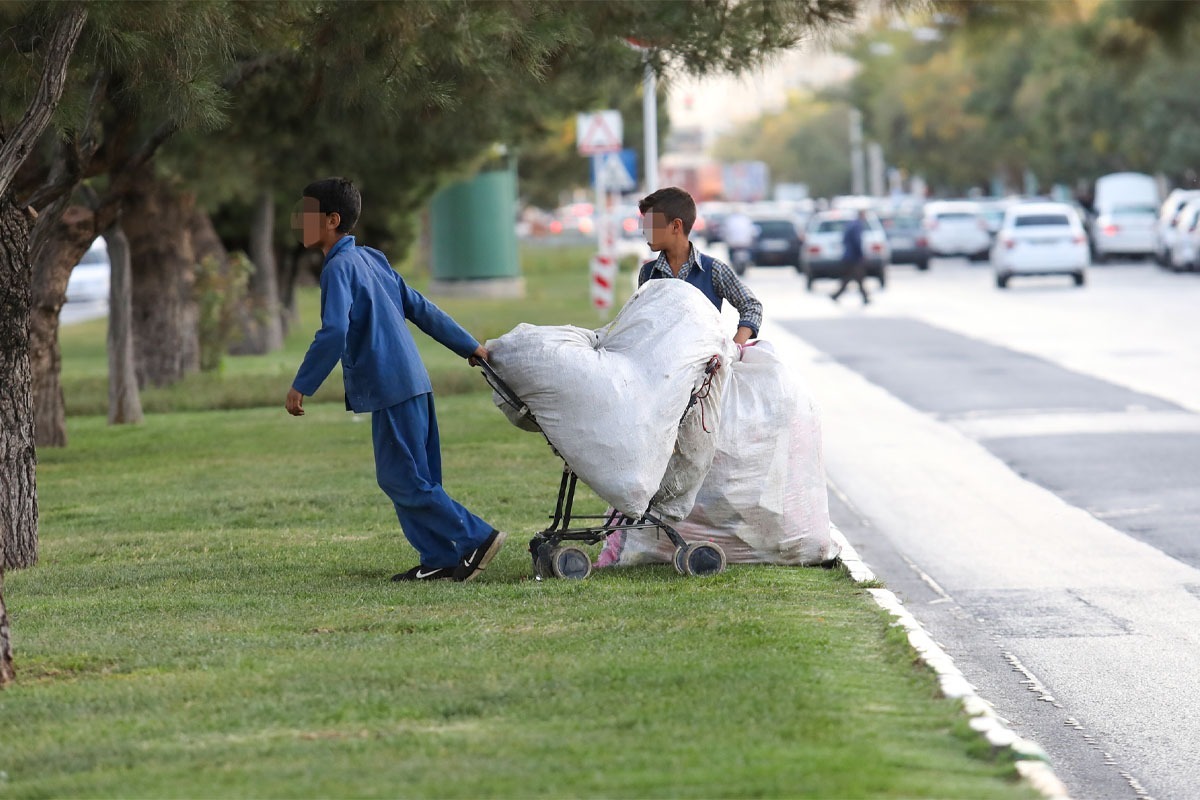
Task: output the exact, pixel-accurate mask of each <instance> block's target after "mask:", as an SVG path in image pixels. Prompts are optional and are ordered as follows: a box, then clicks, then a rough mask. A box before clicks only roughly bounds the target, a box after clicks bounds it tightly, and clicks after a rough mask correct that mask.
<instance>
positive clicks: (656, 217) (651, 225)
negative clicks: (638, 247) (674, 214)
mask: <svg viewBox="0 0 1200 800" xmlns="http://www.w3.org/2000/svg"><path fill="white" fill-rule="evenodd" d="M642 233H643V234H644V235H645V237H646V244H648V245H650V249H651V250H664V249H666V248H667V246H668V245H669V244H670V243H671V241H672V240H674V239H675V238H676V237H678V236H682V235H683V220H681V219H674V220H671V221H670V222H667V216H666V214H663V213H661V212H659V211H650V212H649V213H647V214H646V216H644V217H642Z"/></svg>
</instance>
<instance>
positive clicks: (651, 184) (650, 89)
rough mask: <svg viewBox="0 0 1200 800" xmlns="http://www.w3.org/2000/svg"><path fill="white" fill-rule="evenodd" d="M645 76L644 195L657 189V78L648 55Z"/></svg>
mask: <svg viewBox="0 0 1200 800" xmlns="http://www.w3.org/2000/svg"><path fill="white" fill-rule="evenodd" d="M645 60H646V75H645V78H644V79H643V82H642V130H643V132H644V134H645V144H646V193H647V194H649V193H650V192H653V191H655V190H656V189H658V76H657V75H656V74H655V72H654V65H653V64H652V63H651V62H650V55H649V54H648V53H647V54H646V59H645Z"/></svg>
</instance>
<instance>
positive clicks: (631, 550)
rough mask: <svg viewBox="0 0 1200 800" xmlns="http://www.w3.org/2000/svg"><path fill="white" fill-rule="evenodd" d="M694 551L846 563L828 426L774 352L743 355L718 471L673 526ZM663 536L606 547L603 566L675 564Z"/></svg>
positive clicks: (621, 538) (727, 403)
mask: <svg viewBox="0 0 1200 800" xmlns="http://www.w3.org/2000/svg"><path fill="white" fill-rule="evenodd" d="M674 527H675V529H676V530H677V531H679V533H680V535H681V536H683V537H684V538H685V539H688V540H690V541H711V542H714V543H716V544H718V545H720V546H721V548H722V549H723V550H724V551H725V555H726V558H727V560H728V561H729V562H730V563H734V564H764V563H765V564H789V565H809V564H819V563H821V562H824V561H828V560H829V559H831V558H833V557H834V556H836V555H837V554H838V552H839V551H840V547H839V545H838V544H837V543H836V542H835V541H833V539H832V537H831V532H830V525H829V495H828V491H827V489H826V484H825V467H824V462H823V457H822V450H821V424H820V417H819V414H818V411H817V408H816V406H815V404H814V403H813V401H812V398H811V396H810V395H809V393H808V392H807V390H806V389H805V387H804V386H803V385H802V384H801V383H800V381H799V380H798V378H797V377H796V376H795V374H794V373H793V372H792V370H789V369H788V368H787V366H786V365H785V364H783V363H782V362H781V361H780V360H779V358H778V357H777V356H776V355H775V352H774V350H773V349H772V348H771V347H770V345H769V344H768V343H767V342H758V343H757V344H756V345H754V346H752V347H747V348H744V349H743V351H742V357H741V360H740V361H737V362H736V363H734V365H733V371H732V375H731V376H730V378H729V381H728V384H727V385H726V387H725V391H724V395H723V398H722V418H721V426H720V429H719V431H718V434H717V452H716V455H715V456H714V458H713V462H712V467H711V469H710V470H709V472H708V476H707V477H706V478H705V480H704V483H703V485H702V486H701V488H700V492H699V494H698V495H697V497H696V503H695V506H694V507H693V509H692V512H691V514H689V515H688V517H687V518H686V519H684V520H682V521H680V522H678V523H676V524H675V525H674ZM673 549H674V548H673V546H672V545H671V543H670V541H669V540H668V539H667V538H666V537H665V536H662V535H659V534H657V533H656V532H655V531H645V530H635V531H628V532H622V533H619V534H614V535H612V536H609V537H608V542H607V543H606V546H605V549H604V552H603V553H602V554H601V557H600V561H599V563H600V564H601V565H602V566H609V565H612V564H618V565H631V564H643V563H657V562H665V561H670V559H671V555H672V553H673Z"/></svg>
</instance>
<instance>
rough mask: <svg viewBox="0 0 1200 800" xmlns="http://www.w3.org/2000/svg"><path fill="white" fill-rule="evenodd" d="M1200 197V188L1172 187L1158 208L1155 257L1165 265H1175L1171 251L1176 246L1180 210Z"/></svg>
mask: <svg viewBox="0 0 1200 800" xmlns="http://www.w3.org/2000/svg"><path fill="white" fill-rule="evenodd" d="M1196 198H1200V189H1172V190H1171V193H1170V194H1168V195H1167V199H1166V200H1164V201H1163V204H1162V207H1161V208H1159V210H1158V223H1157V225H1156V230H1157V233H1158V241H1157V243H1156V245H1155V257H1156V258H1157V260H1158V263H1159V264H1162V265H1163V266H1164V267H1173V266H1174V264H1173V263H1172V261H1171V251H1172V249H1173V248H1174V247H1175V237H1176V235H1177V232H1176V229H1175V221H1176V218H1177V217H1178V216H1179V212H1181V211H1183V207H1184V206H1186V205H1187V204H1188V203H1189V202H1190V201H1192V200H1195V199H1196Z"/></svg>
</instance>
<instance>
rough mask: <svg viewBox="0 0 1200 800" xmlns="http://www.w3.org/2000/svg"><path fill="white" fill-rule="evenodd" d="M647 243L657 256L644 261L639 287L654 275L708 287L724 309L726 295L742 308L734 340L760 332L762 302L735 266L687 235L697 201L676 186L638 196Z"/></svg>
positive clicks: (743, 340)
mask: <svg viewBox="0 0 1200 800" xmlns="http://www.w3.org/2000/svg"><path fill="white" fill-rule="evenodd" d="M638 210H640V211H641V212H642V217H643V220H642V231H643V233H644V234H645V236H646V244H648V245H650V249H651V250H654V251H656V252H657V253H658V259H657V260H655V261H647V262H646V263H645V264H642V269H641V271H640V272H638V286H641V285H642V284H643V283H645V282H646V281H648V280H653V279H656V278H678V279H679V280H683V281H686V282H688V283H690V284H691V285H692V286H695V287H696V288H697V289H699V290H700V291H702V292H704V296H705V297H707V298H708V299H709V300H711V301H712V304H713V305H715V306H716V307H717V310H718V311H720V310H721V303H722V301H723V300H728V301H729V302H730V303H732V304H733V307H734V308H736V309H737V310H738V314H739V318H738V329H737V333H736V334H735V335H734V337H733V340H734V341H735V342H736V343H738V344H745V343H746V342H748V341H750V340H751V339H753V338H755V337H757V336H758V329H759V328H760V327H761V326H762V303H760V302H759V301H758V298H757V297H755V296H754V293H753V292H751V291H750V290H749V289H748V288H746V284H744V283H742V280H741V278H739V277H738V276H737V274H736V273H735V272H734V271H733V268H732V267H731V266H729V265H728V264H726V263H725V262H724V261H721V260H719V259H716V258H713V257H712V256H709V255H706V254H704V253H701V252H700V251H698V250H697V249H696V246H695V245H694V244H692V242H691V239H690V238H689V236H690V235H691V232H692V226H693V225H694V224H696V201H695V200H693V199H692V196H691V195H690V194H688V193H687V192H685V191H684V190H683V189H680V188H678V187H676V186H672V187H669V188H666V189H659V190H658V191H657V192H653V193H651V194H648V195H646V196H645V197H643V198H642V199H641V200H639V201H638Z"/></svg>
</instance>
